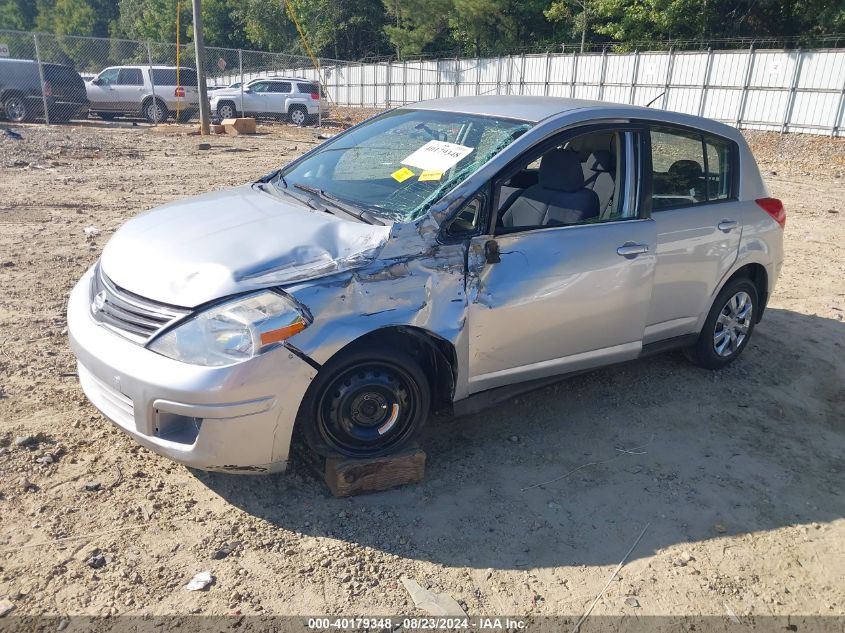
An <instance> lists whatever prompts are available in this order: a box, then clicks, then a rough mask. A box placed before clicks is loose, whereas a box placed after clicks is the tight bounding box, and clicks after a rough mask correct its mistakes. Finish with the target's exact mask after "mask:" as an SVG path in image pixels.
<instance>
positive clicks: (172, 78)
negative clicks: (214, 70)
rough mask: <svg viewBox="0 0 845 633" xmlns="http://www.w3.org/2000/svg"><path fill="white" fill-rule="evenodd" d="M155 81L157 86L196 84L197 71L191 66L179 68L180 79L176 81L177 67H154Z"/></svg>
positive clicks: (153, 75)
mask: <svg viewBox="0 0 845 633" xmlns="http://www.w3.org/2000/svg"><path fill="white" fill-rule="evenodd" d="M152 77H153V83H154V84H155V85H156V86H196V85H197V71H195V70H192V69H190V68H180V69H179V81H178V82H177V81H176V69H175V68H153V72H152Z"/></svg>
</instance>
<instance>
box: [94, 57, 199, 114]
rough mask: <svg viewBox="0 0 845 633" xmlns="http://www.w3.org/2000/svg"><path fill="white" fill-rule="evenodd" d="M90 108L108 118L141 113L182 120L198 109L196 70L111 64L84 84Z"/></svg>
mask: <svg viewBox="0 0 845 633" xmlns="http://www.w3.org/2000/svg"><path fill="white" fill-rule="evenodd" d="M85 89H86V92H87V93H88V101H89V102H90V108H91V112H93V113H94V114H97V115H99V116H100V117H101V118H103V119H106V120H111V119H113V118H114V117H115V116H117V115H119V114H121V115H128V116H139V115H140V116H142V117H144V118H145V119H147V120H148V121H150V122H152V123H159V122H162V121H166V120H167V119H168V118H169V117H171V116H172V117H174V118H175V119H176V120H177V121H178V122H180V123H184V122H186V121H188V120H190V119H191V118H192V117H194V116H196V114H197V112H198V111H199V92H198V91H197V71H196V70H194V69H193V68H184V67H179V68H177V67H176V66H112V67H110V68H106V69H105V70H103V71H102V72H100V74H99V75H97V76H96V77H94V79H92V80H91V81H89V82H87V83H86V84H85Z"/></svg>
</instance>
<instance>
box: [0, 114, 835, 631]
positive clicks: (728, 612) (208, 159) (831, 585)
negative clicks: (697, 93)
mask: <svg viewBox="0 0 845 633" xmlns="http://www.w3.org/2000/svg"><path fill="white" fill-rule="evenodd" d="M7 127H8V126H7ZM13 129H14V130H15V131H17V132H19V133H20V134H21V135H22V137H23V138H22V139H20V140H16V139H11V138H8V137H7V136H4V134H3V131H2V130H0V282H1V283H2V293H0V377H2V382H0V605H2V604H4V601H6V604H7V606H8V605H11V606H12V608H13V610H12V612H11V614H10V616H7V617H12V616H13V615H14V614H32V615H43V614H51V615H56V616H68V615H116V614H142V615H166V614H183V615H187V614H215V615H223V614H244V615H250V614H278V615H285V614H295V615H326V614H331V615H357V616H371V615H390V614H393V615H396V614H425V613H426V612H425V611H422V610H419V609H416V608H415V607H414V604H413V602H412V601H411V599H410V597H409V595H408V593H407V592H406V590H405V588H404V587H403V585H402V584H401V583H400V578H401V577H402V576H407V577H409V578H412V579H415V580H417V581H418V582H419V583H420V584H421V585H422V586H424V587H428V588H430V589H432V590H433V591H435V592H438V593H447V594H449V595H451V596H452V597H453V598H454V599H455V600H457V601H459V603H460V604H461V605H462V606H463V607H464V608H465V609H466V611H467V612H468V614H469V615H470V616H479V615H505V614H508V615H516V616H520V617H523V618H528V619H529V620H530V619H531V618H537V617H539V616H544V615H565V616H569V617H574V618H577V617H578V616H580V615H581V614H582V613H584V612H585V611H586V610H587V608H588V607H589V606H590V604H591V603H592V602H593V600H594V598H595V597H596V595H597V594H599V593H600V592H601V591H602V588H603V587H604V586H605V584H606V583H607V581H608V579H609V578H610V577H611V574H612V573H613V571H614V569H615V568H616V566H617V564H618V563H619V562H620V561H621V560H622V559H623V557H624V556H625V554H626V552H627V551H628V550H629V548H630V547H631V546H632V545H633V544H634V542H635V540H636V539H637V537H638V535H640V533H641V532H642V531H643V529H644V528H647V529H645V533H644V535H643V536H642V539H641V540H640V541H639V543H638V544H637V546H636V547H635V548H634V549H633V551H632V552H631V555H630V556H629V557H628V559H627V563H626V564H625V565H624V566H623V567H622V569H621V571H620V572H619V573H618V575H617V576H616V577H615V579H614V580H613V582H611V583H610V585H609V587H607V589H606V590H605V591H603V593H602V597H601V598H600V599H599V600H598V603H597V604H596V605H595V608H594V609H593V614H596V615H615V614H631V615H672V616H680V615H691V614H694V615H702V614H704V615H714V616H718V617H719V618H720V620H724V622H726V623H728V622H732V621H733V620H734V618H738V619H739V620H741V621H748V620H749V619H753V618H756V617H759V616H765V615H769V614H775V615H787V614H792V615H795V614H802V615H828V616H845V593H843V587H845V492H843V488H844V487H843V483H845V478H844V477H843V473H844V472H845V349H843V346H845V323H843V318H845V255H844V254H843V246H842V245H843V244H845V140H832V139H828V138H822V137H810V136H801V135H792V136H779V135H776V134H767V133H749V134H748V136H749V139H750V141H751V144H752V146H753V148H754V150H755V153H756V154H757V156H758V158H759V160H760V163H761V167H762V169H763V171H764V174H765V176H766V179H767V181H768V183H769V185H770V187H771V190H772V193H773V195H775V196H777V197H780V198H782V199H783V200H784V201H785V203H786V207H787V210H788V213H789V216H788V220H787V226H786V233H785V240H786V262H785V266H784V269H783V273H782V275H781V278H780V281H779V283H778V286H777V289H776V291H775V293H774V295H773V296H772V298H771V302H770V304H769V308H768V310H767V311H766V316H765V318H764V320H763V322H762V323H761V324H760V325H759V327H758V328H757V330H756V331H755V334H754V338H753V340H752V341H751V344H750V345H749V347H748V349H747V350H746V352H745V354H744V355H743V357H742V358H741V359H740V360H739V361H738V362H737V363H735V364H733V365H732V366H730V367H729V368H728V369H726V370H724V371H721V372H709V371H705V370H701V369H698V368H695V367H693V366H692V365H690V364H688V363H687V362H686V361H685V360H684V358H683V356H682V355H680V354H666V355H662V356H657V357H654V358H650V359H647V360H642V361H637V362H632V363H628V364H625V365H621V366H616V367H611V368H607V369H603V370H600V371H595V372H592V373H590V374H586V375H581V376H578V377H575V378H572V379H569V380H566V381H564V382H561V383H560V384H558V385H555V386H552V387H548V388H545V389H543V390H541V391H538V392H535V393H532V394H530V395H527V396H523V397H520V398H518V399H515V400H513V401H511V402H508V403H506V404H505V405H502V406H499V407H497V408H496V409H494V410H491V411H486V412H484V413H481V414H478V415H474V416H471V417H467V418H463V419H460V420H449V419H442V418H437V419H432V420H431V421H430V423H429V425H428V427H427V431H426V433H425V435H424V438H423V442H422V443H423V446H424V448H425V450H426V451H427V453H428V468H427V473H426V478H425V481H424V482H423V483H422V484H420V485H415V486H408V487H405V488H401V489H397V490H393V491H390V492H385V493H379V494H372V495H368V496H362V497H357V498H352V499H342V500H341V499H335V498H332V497H331V496H330V495H329V494H328V492H327V490H326V488H325V485H324V483H323V482H322V481H321V480H319V479H317V478H315V477H314V476H313V475H312V474H311V472H310V471H309V470H308V469H307V468H306V467H305V466H304V465H303V464H301V463H299V462H298V461H294V463H293V465H292V467H291V468H290V469H289V471H288V472H287V473H286V474H283V475H279V476H270V477H238V476H227V475H212V474H208V473H204V472H194V471H189V470H187V469H185V468H183V467H181V466H179V465H176V464H173V463H171V462H169V461H167V460H166V459H164V458H161V457H158V456H157V455H154V454H152V453H150V452H148V451H147V450H145V449H142V448H139V447H138V446H136V445H135V444H134V443H133V442H132V441H131V440H130V439H128V438H127V437H126V436H124V435H123V434H122V433H120V432H118V431H117V430H116V429H115V428H113V427H112V425H111V424H110V423H109V422H108V421H107V420H105V419H104V418H103V417H102V416H101V415H100V414H99V413H98V412H97V411H96V410H95V409H94V408H93V407H92V406H91V405H90V404H89V403H88V402H87V401H86V399H85V397H84V396H83V394H82V391H81V389H80V387H79V385H78V383H77V378H76V376H75V373H74V372H75V369H76V367H75V363H74V359H73V356H72V355H71V353H70V350H69V348H68V342H67V337H66V328H65V305H66V301H67V296H68V293H69V291H70V289H71V287H72V285H73V284H74V283H75V281H76V280H77V279H78V278H79V277H80V276H81V275H82V273H83V271H84V270H85V269H86V268H87V267H88V266H90V265H91V264H92V263H93V262H94V261H95V260H96V258H97V257H98V255H99V253H100V251H101V249H102V247H103V246H104V245H105V243H106V241H107V240H108V238H109V236H110V234H111V233H112V232H113V231H114V230H115V229H116V228H118V227H119V226H120V225H121V224H122V223H123V222H124V221H126V220H127V219H129V218H131V217H132V216H134V215H135V214H137V213H139V212H141V211H143V210H145V209H147V208H150V207H154V206H156V205H159V204H162V203H165V202H168V201H170V200H174V199H178V198H182V197H185V196H188V195H192V194H196V193H200V192H204V191H208V190H213V189H222V188H225V187H229V186H232V185H236V184H240V183H243V182H245V181H248V180H250V179H254V178H256V177H257V176H260V175H262V174H264V173H267V172H269V171H270V170H271V169H272V168H274V167H275V166H278V165H279V164H281V163H284V162H285V161H287V160H288V159H290V158H292V157H294V156H296V155H297V154H299V153H301V152H303V151H305V150H307V149H308V148H310V147H312V146H313V145H314V144H315V143H317V142H319V141H318V140H317V139H316V138H315V135H316V132H315V130H313V129H298V128H293V127H289V126H286V125H277V126H273V127H267V126H262V127H260V132H261V134H259V135H257V136H251V137H238V138H229V137H214V138H212V139H210V141H208V142H210V143H211V149H209V150H204V151H203V150H199V149H198V143H199V142H200V139H199V138H198V137H196V136H191V135H188V134H187V131H188V128H187V127H179V126H175V125H174V126H160V127H158V128H149V127H145V126H133V125H132V124H131V123H128V124H123V125H117V126H109V127H106V126H104V125H98V124H96V123H93V122H92V123H91V124H89V125H87V126H73V127H70V126H58V127H52V128H49V129H47V128H45V127H43V126H35V125H30V126H15V127H14V128H13ZM88 227H95V228H96V229H98V230H99V234H98V235H95V236H86V232H85V229H86V228H88ZM90 232H91V231H89V233H90ZM139 265H142V262H139ZM550 481H551V482H552V483H546V484H545V485H541V486H537V485H536V484H539V483H542V482H550ZM117 530H120V531H117ZM104 532H105V534H102V533H104ZM57 539H65V540H59V542H58V543H51V541H54V540H57ZM221 549H222V551H221ZM229 550H231V552H230V553H228V554H227V552H228V551H229ZM201 571H210V572H211V573H212V574H213V576H214V578H215V581H214V584H213V585H211V586H210V587H209V588H208V590H206V591H199V592H188V591H185V590H184V589H183V587H184V585H185V584H186V583H187V582H188V580H190V579H191V577H192V576H193V575H194V574H196V573H198V572H201ZM840 622H841V620H840Z"/></svg>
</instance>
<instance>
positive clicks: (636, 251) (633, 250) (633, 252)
mask: <svg viewBox="0 0 845 633" xmlns="http://www.w3.org/2000/svg"><path fill="white" fill-rule="evenodd" d="M643 253H648V246H647V245H646V244H635V243H634V242H625V243H624V244H623V245H622V246H620V247H619V248H617V249H616V254H617V255H620V256H622V257H625V258H626V259H634V258H635V257H636V256H637V255H642V254H643Z"/></svg>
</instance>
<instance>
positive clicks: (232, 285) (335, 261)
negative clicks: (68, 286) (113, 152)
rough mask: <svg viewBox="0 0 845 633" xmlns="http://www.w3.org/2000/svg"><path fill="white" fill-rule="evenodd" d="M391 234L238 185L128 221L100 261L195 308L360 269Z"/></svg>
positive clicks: (125, 283)
mask: <svg viewBox="0 0 845 633" xmlns="http://www.w3.org/2000/svg"><path fill="white" fill-rule="evenodd" d="M389 235H390V227H389V226H374V225H369V224H364V223H359V222H357V221H353V220H347V219H345V218H342V216H333V215H331V214H328V213H323V212H321V211H315V210H313V209H310V208H308V207H305V206H303V205H300V204H298V203H297V202H296V201H294V200H290V199H288V198H286V197H284V198H283V197H278V196H276V195H273V194H270V193H266V192H263V191H261V190H260V189H259V188H258V187H257V186H253V185H244V186H241V187H237V188H235V189H229V190H226V191H221V192H216V193H211V194H206V195H202V196H197V197H195V198H188V199H187V200H181V201H179V202H173V203H170V204H167V205H165V206H163V207H159V208H157V209H153V210H152V211H148V212H147V213H144V214H142V215H140V216H138V217H136V218H133V219H132V220H130V221H129V222H127V223H126V224H124V225H123V226H122V227H121V228H120V229H119V230H118V231H117V232H116V233H115V234H114V236H113V237H112V238H111V240H110V241H109V243H108V244H107V245H106V248H105V250H104V251H103V256H102V259H101V266H102V270H103V272H104V273H105V274H106V275H107V276H108V277H109V278H110V279H111V280H112V281H113V282H114V283H115V284H117V285H118V286H120V287H121V288H124V289H125V290H128V291H129V292H132V293H135V294H137V295H140V296H142V297H145V298H147V299H152V300H154V301H160V302H163V303H169V304H172V305H176V306H184V307H195V306H197V305H200V304H202V303H205V302H207V301H211V300H213V299H218V298H220V297H224V296H227V295H231V294H235V293H237V292H242V291H245V290H251V289H257V288H266V287H270V286H276V285H282V284H286V283H291V282H294V281H302V280H305V279H311V278H315V277H322V276H325V275H330V274H333V273H336V272H340V271H343V270H348V269H351V268H355V267H358V266H362V265H364V264H366V263H368V262H370V261H372V260H373V259H375V258H376V257H377V256H378V253H379V251H380V250H381V248H382V247H383V246H384V244H385V243H386V242H387V239H388V237H389Z"/></svg>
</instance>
